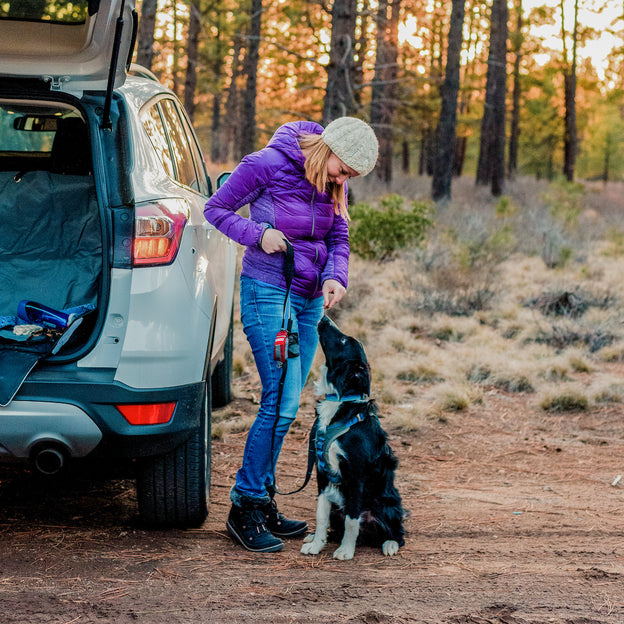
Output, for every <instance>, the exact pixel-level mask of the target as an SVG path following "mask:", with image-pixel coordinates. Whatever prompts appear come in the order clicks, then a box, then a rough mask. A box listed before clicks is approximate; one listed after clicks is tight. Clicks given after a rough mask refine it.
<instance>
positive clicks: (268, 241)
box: [260, 228, 286, 254]
mask: <svg viewBox="0 0 624 624" xmlns="http://www.w3.org/2000/svg"><path fill="white" fill-rule="evenodd" d="M285 238H286V237H285V236H284V234H283V233H282V232H280V231H279V230H275V229H274V228H267V229H266V230H265V231H264V234H263V235H262V242H261V243H260V245H261V246H262V251H265V252H266V253H268V254H272V253H275V252H277V251H286V241H285V240H284V239H285Z"/></svg>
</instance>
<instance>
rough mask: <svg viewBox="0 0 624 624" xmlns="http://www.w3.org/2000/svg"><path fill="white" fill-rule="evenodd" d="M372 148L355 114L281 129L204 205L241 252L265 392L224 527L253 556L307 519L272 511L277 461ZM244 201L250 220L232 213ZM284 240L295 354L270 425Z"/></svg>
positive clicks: (251, 337)
mask: <svg viewBox="0 0 624 624" xmlns="http://www.w3.org/2000/svg"><path fill="white" fill-rule="evenodd" d="M377 150H378V146H377V139H376V137H375V134H374V132H373V130H372V128H371V127H370V126H368V125H367V124H366V123H365V122H363V121H361V120H359V119H355V118H353V117H341V118H339V119H336V120H334V121H332V122H331V123H330V124H329V125H328V126H327V128H325V130H323V128H322V126H320V125H318V124H317V123H314V122H307V121H300V122H291V123H287V124H284V125H283V126H281V127H280V128H279V129H278V130H277V132H276V133H275V134H274V135H273V137H272V139H271V140H270V141H269V143H268V145H267V146H266V147H265V148H264V149H262V150H260V151H258V152H255V153H253V154H250V155H248V156H246V157H245V158H243V160H242V161H241V162H240V164H239V165H238V166H237V167H236V169H235V170H234V171H233V173H232V174H231V175H230V177H229V178H228V180H227V181H226V182H225V184H224V185H223V186H222V187H221V188H220V189H219V190H218V191H217V192H216V193H215V194H214V195H213V196H212V197H211V198H210V199H209V200H208V202H207V203H206V208H205V210H204V214H205V216H206V219H207V220H208V221H209V222H210V223H212V224H213V225H214V226H215V227H216V228H217V229H218V230H220V231H221V232H223V233H224V234H226V235H227V236H228V237H230V238H232V239H233V240H235V241H236V242H237V243H239V244H241V245H244V246H245V247H246V249H245V253H244V255H243V263H242V271H241V287H240V292H241V320H242V322H243V328H244V331H245V334H246V336H247V339H248V341H249V344H250V346H251V349H252V352H253V355H254V359H255V362H256V366H257V369H258V373H259V374H260V380H261V382H262V396H261V400H260V408H259V410H258V414H257V416H256V419H255V421H254V423H253V425H252V427H251V429H250V431H249V434H248V436H247V441H246V444H245V451H244V456H243V463H242V466H241V468H240V470H239V471H238V473H237V475H236V484H235V485H234V487H233V488H232V490H231V492H230V499H231V501H232V508H231V510H230V514H229V516H228V520H227V523H226V526H227V528H228V531H229V532H230V534H231V535H232V537H233V538H234V539H235V540H236V541H238V542H239V543H240V544H241V545H242V546H244V547H245V548H247V549H248V550H250V551H253V552H275V551H278V550H281V548H282V546H283V542H282V540H281V539H280V538H283V537H295V536H298V535H301V534H302V533H304V532H305V531H306V529H307V525H306V523H305V522H302V521H298V520H289V519H287V518H285V517H284V516H283V514H281V513H280V512H279V511H278V510H277V505H276V503H275V500H274V494H275V488H274V475H275V465H276V463H277V458H278V457H279V453H280V449H281V446H282V442H283V440H284V436H285V435H286V433H287V431H288V429H289V427H290V424H291V423H292V421H293V420H294V419H295V416H296V414H297V409H298V407H299V399H300V395H301V391H302V389H303V386H304V384H305V381H306V378H307V376H308V373H309V372H310V368H311V366H312V361H313V359H314V355H315V352H316V347H317V343H318V334H317V329H316V327H317V324H318V321H319V320H320V318H321V316H322V314H323V308H325V309H329V308H331V307H332V306H333V305H335V304H336V303H338V302H339V301H340V299H342V297H343V295H344V294H345V292H346V288H347V276H348V260H349V235H348V228H347V204H346V193H347V185H346V181H347V179H348V178H352V177H355V176H357V175H366V174H367V173H369V172H370V171H371V170H372V169H373V167H374V166H375V162H376V160H377ZM246 204H249V218H248V219H247V218H245V217H243V216H241V215H239V214H237V210H238V209H239V208H241V207H242V206H244V205H246ZM286 240H288V241H289V242H290V244H291V245H292V247H293V249H294V263H295V270H294V277H293V279H292V289H291V293H290V297H289V299H290V318H291V319H292V323H293V327H292V331H293V332H294V333H297V334H298V336H299V356H297V357H292V358H291V359H289V360H288V365H287V369H286V370H287V373H286V378H285V380H284V385H283V389H282V394H281V400H280V404H279V419H278V422H277V423H276V422H275V420H276V408H277V396H278V387H279V384H280V377H281V374H282V368H281V367H280V366H278V363H277V362H276V361H275V360H274V353H273V352H274V344H275V338H276V335H277V333H278V331H280V330H281V329H282V324H283V314H284V308H285V303H284V301H285V296H286V282H285V278H284V258H285V254H284V253H283V252H285V251H286V249H287V244H286ZM287 313H288V309H287Z"/></svg>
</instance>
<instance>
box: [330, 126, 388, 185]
mask: <svg viewBox="0 0 624 624" xmlns="http://www.w3.org/2000/svg"><path fill="white" fill-rule="evenodd" d="M321 137H322V139H323V141H324V142H325V144H326V145H327V146H328V147H329V149H331V151H332V152H334V154H336V156H338V158H340V160H342V162H343V163H344V164H345V165H347V167H351V169H354V170H355V171H357V172H358V173H359V174H360V175H362V176H365V175H366V174H367V173H370V172H371V171H372V170H373V168H374V167H375V163H376V162H377V153H378V151H379V145H378V144H377V137H376V136H375V133H374V132H373V129H372V128H371V127H370V126H369V125H368V124H367V123H366V122H364V121H362V120H361V119H356V118H355V117H338V119H334V121H332V122H331V123H330V124H329V125H328V126H327V128H325V130H323V134H321Z"/></svg>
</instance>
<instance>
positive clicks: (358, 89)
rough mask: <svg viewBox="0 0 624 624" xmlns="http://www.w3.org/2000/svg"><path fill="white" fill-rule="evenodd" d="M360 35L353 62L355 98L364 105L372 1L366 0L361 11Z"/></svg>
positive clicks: (356, 104) (359, 103)
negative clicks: (363, 94)
mask: <svg viewBox="0 0 624 624" xmlns="http://www.w3.org/2000/svg"><path fill="white" fill-rule="evenodd" d="M360 20H361V22H360V36H359V37H358V40H357V43H356V45H355V53H356V55H357V59H356V60H354V62H353V100H354V106H355V107H356V108H359V107H360V106H362V84H363V83H364V58H365V57H366V51H367V49H368V24H369V21H370V2H369V0H364V5H363V7H362V10H361V12H360Z"/></svg>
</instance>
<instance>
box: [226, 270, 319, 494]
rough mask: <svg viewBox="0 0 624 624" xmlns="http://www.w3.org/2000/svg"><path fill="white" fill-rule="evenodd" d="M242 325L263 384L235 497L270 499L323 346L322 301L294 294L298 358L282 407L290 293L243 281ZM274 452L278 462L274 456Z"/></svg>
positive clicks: (293, 363) (290, 369) (289, 373)
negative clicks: (282, 350) (282, 346)
mask: <svg viewBox="0 0 624 624" xmlns="http://www.w3.org/2000/svg"><path fill="white" fill-rule="evenodd" d="M240 292H241V320H242V322H243V328H244V330H245V335H246V336H247V340H248V341H249V344H250V346H251V350H252V352H253V355H254V359H255V361H256V367H257V369H258V373H259V374H260V381H261V382H262V396H261V398H260V409H259V410H258V414H257V416H256V419H255V421H254V423H253V425H252V426H251V429H250V430H249V434H248V435H247V442H246V443H245V453H244V456H243V465H242V466H241V468H240V470H239V471H238V473H237V474H236V485H235V488H234V489H235V490H236V492H235V495H236V494H237V495H239V496H241V497H244V498H251V499H262V500H267V499H268V492H267V486H272V485H274V480H275V465H276V464H277V458H278V457H279V453H280V450H281V448H282V442H283V441H284V437H285V436H286V433H287V432H288V429H289V428H290V425H291V423H292V422H293V420H294V419H295V416H296V415H297V410H298V409H299V399H300V397H301V391H302V390H303V386H304V384H305V382H306V379H307V377H308V374H309V372H310V368H311V367H312V361H313V360H314V355H315V354H316V347H317V345H318V330H317V325H318V322H319V320H320V319H321V316H322V315H323V298H322V297H316V298H314V299H306V298H305V297H301V296H299V295H296V294H292V293H291V295H290V315H291V318H292V320H293V326H292V331H293V332H296V333H298V334H299V350H300V355H299V357H294V358H289V359H288V363H287V364H288V365H287V372H286V378H285V381H284V387H283V391H282V397H281V402H280V406H279V420H278V422H277V424H276V423H275V419H276V407H277V395H278V388H279V383H280V378H281V376H282V371H283V369H282V368H281V367H278V365H277V362H276V361H275V360H274V359H273V347H274V344H275V337H276V336H277V332H278V331H280V329H282V313H283V310H284V296H285V295H286V291H285V290H284V289H282V288H278V287H277V286H271V285H269V284H266V283H264V282H259V281H257V280H255V279H252V278H250V277H246V276H241V288H240ZM271 448H272V449H273V457H271Z"/></svg>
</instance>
